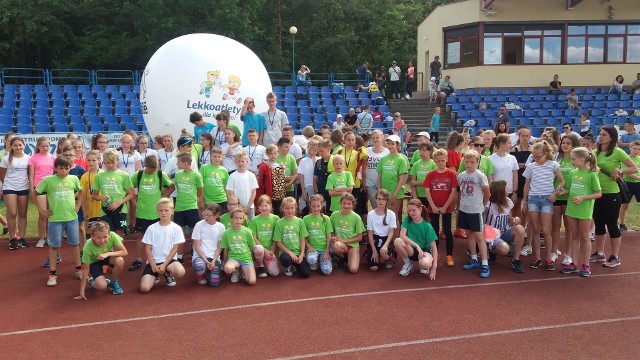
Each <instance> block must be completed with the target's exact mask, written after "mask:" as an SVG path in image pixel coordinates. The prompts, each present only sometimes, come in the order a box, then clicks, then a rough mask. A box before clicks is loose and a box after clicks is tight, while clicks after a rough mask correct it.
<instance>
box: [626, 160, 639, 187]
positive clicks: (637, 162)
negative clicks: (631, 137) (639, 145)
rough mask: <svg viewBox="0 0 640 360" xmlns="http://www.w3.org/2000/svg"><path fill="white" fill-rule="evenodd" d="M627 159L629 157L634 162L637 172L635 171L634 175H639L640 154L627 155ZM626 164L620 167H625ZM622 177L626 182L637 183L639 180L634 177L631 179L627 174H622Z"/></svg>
mask: <svg viewBox="0 0 640 360" xmlns="http://www.w3.org/2000/svg"><path fill="white" fill-rule="evenodd" d="M629 159H631V161H633V163H634V164H636V167H637V168H638V172H637V173H636V176H640V156H633V155H629ZM626 167H627V166H626V165H624V164H623V165H622V168H623V169H624V168H626ZM622 179H623V180H624V181H626V182H630V183H637V182H640V180H636V179H632V178H630V177H629V175H627V174H624V175H623V176H622Z"/></svg>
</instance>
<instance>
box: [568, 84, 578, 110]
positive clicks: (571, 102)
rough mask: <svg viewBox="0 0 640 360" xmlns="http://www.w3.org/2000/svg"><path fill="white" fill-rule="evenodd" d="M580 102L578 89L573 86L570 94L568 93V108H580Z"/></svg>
mask: <svg viewBox="0 0 640 360" xmlns="http://www.w3.org/2000/svg"><path fill="white" fill-rule="evenodd" d="M579 108H580V102H579V100H578V95H576V89H575V88H572V89H571V92H570V93H569V95H567V109H579Z"/></svg>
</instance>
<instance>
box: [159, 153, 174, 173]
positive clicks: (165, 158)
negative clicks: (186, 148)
mask: <svg viewBox="0 0 640 360" xmlns="http://www.w3.org/2000/svg"><path fill="white" fill-rule="evenodd" d="M156 155H157V156H158V161H159V162H160V170H162V171H165V166H166V165H167V162H169V160H170V159H171V158H172V157H175V156H176V150H173V151H170V152H167V150H165V149H160V150H158V153H157V154H156ZM165 172H166V171H165Z"/></svg>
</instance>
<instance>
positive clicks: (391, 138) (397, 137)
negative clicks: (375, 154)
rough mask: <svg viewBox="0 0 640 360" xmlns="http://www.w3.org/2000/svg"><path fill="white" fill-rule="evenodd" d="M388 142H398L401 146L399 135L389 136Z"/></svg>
mask: <svg viewBox="0 0 640 360" xmlns="http://www.w3.org/2000/svg"><path fill="white" fill-rule="evenodd" d="M387 140H391V141H394V142H397V143H398V144H399V143H400V136H398V135H389V137H388V138H387Z"/></svg>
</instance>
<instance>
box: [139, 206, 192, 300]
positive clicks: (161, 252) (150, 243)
mask: <svg viewBox="0 0 640 360" xmlns="http://www.w3.org/2000/svg"><path fill="white" fill-rule="evenodd" d="M156 208H157V209H158V216H159V218H160V220H159V221H158V222H157V223H155V224H153V225H151V226H149V227H148V228H147V231H146V232H145V233H144V237H143V238H142V243H143V244H144V248H145V253H146V256H147V265H146V266H145V268H144V272H143V273H142V279H141V280H140V291H142V292H143V293H147V292H149V291H150V290H151V288H153V285H155V284H156V283H158V282H159V281H160V275H164V278H165V280H166V282H167V286H175V285H176V280H175V278H181V277H183V276H184V272H185V271H184V267H183V266H182V264H181V263H180V262H178V261H177V260H178V247H179V246H180V244H184V234H183V233H182V228H180V226H179V225H178V224H176V223H174V222H173V221H171V215H173V200H171V199H169V198H162V199H160V200H158V204H157V205H156Z"/></svg>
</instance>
